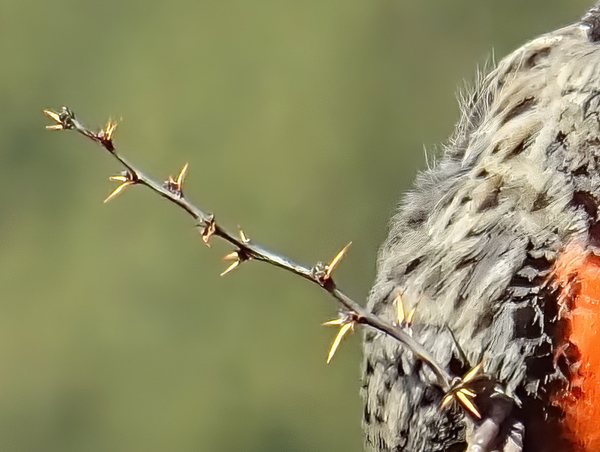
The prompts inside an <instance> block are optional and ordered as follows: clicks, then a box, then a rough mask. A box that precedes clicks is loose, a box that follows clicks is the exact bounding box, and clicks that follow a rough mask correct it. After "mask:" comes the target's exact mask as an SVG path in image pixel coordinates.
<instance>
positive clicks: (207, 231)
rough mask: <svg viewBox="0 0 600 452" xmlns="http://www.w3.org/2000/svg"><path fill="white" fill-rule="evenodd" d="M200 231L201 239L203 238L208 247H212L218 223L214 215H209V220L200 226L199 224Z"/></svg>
mask: <svg viewBox="0 0 600 452" xmlns="http://www.w3.org/2000/svg"><path fill="white" fill-rule="evenodd" d="M198 227H199V228H202V229H201V230H200V237H202V242H204V244H205V245H206V246H208V247H210V238H211V237H212V236H213V235H214V233H215V231H216V230H217V222H216V221H215V216H214V215H209V216H208V218H206V219H204V220H202V221H201V222H200V224H198Z"/></svg>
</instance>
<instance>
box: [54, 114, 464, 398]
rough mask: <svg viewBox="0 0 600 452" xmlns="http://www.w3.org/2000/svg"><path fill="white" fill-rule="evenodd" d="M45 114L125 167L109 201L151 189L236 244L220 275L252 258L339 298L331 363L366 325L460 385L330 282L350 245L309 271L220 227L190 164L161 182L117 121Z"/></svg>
mask: <svg viewBox="0 0 600 452" xmlns="http://www.w3.org/2000/svg"><path fill="white" fill-rule="evenodd" d="M44 112H45V113H46V115H48V116H49V117H50V118H52V119H53V120H54V121H55V124H52V125H49V126H47V128H48V129H51V130H75V131H77V132H79V133H80V134H82V135H84V136H86V137H87V138H89V139H91V140H93V141H95V142H97V143H99V144H100V145H101V146H102V147H103V148H104V149H105V150H106V151H107V152H108V153H109V154H110V155H111V156H112V157H113V158H115V159H116V160H118V161H119V163H121V165H122V166H123V167H124V169H125V170H124V171H123V172H122V173H121V174H119V175H117V176H113V177H111V178H110V179H111V180H113V181H116V182H120V184H119V185H118V186H117V188H116V189H114V190H113V192H112V193H111V194H110V195H109V196H108V197H107V198H106V200H105V202H106V201H109V200H111V199H112V198H114V197H115V196H117V195H118V194H120V193H122V192H123V191H124V190H125V189H126V188H128V187H130V186H133V185H144V186H146V187H148V188H150V189H151V190H152V191H154V192H156V193H158V194H159V195H160V196H162V197H163V198H166V199H168V200H169V201H171V202H172V203H174V204H176V205H178V206H179V207H181V208H182V209H183V210H185V211H186V212H187V213H188V214H189V215H191V216H192V217H193V218H194V220H195V221H196V225H197V226H198V227H199V228H200V233H201V237H202V241H203V242H204V243H205V244H207V245H209V241H210V239H211V237H213V236H216V237H220V238H221V239H223V240H225V241H227V242H229V243H230V244H231V245H233V247H234V248H235V250H234V251H233V252H232V253H230V254H228V255H227V256H225V258H226V259H228V260H233V263H232V264H231V265H230V266H229V267H228V268H227V269H226V270H225V271H224V272H223V273H222V275H225V274H226V273H228V272H230V271H232V270H233V269H235V268H236V267H238V266H239V265H240V264H242V263H244V262H246V261H249V260H251V259H254V260H258V261H263V262H267V263H269V264H271V265H274V266H276V267H280V268H283V269H285V270H287V271H290V272H292V273H294V274H296V275H299V276H301V277H303V278H305V279H308V280H309V281H311V282H313V283H315V284H317V285H319V286H320V287H321V288H323V289H324V290H325V291H327V292H328V293H329V294H330V295H332V296H333V297H334V298H335V299H336V300H338V301H339V302H340V303H341V304H342V305H343V306H344V308H345V310H346V311H345V312H343V313H342V314H341V317H340V318H339V319H336V320H333V321H330V322H327V324H330V325H339V326H340V331H339V333H338V335H337V336H336V339H335V340H334V343H333V345H332V347H331V350H330V352H329V356H328V359H327V361H328V362H329V361H330V360H331V358H332V357H333V354H334V353H335V350H336V349H337V347H338V345H339V343H340V341H341V339H342V338H343V337H344V335H345V334H346V333H347V332H348V331H350V330H351V329H352V327H353V326H354V325H356V324H363V325H368V326H370V327H371V328H374V329H376V330H378V331H380V332H383V333H385V334H386V335H388V336H390V337H392V338H394V339H396V340H397V341H399V342H400V343H402V344H404V345H405V346H406V347H407V348H408V349H410V351H411V352H412V353H413V354H414V355H415V356H416V357H417V358H418V359H420V360H421V361H423V362H424V363H426V364H427V365H428V366H429V367H430V368H431V370H432V371H433V372H434V374H435V375H436V379H437V383H438V385H439V386H440V387H441V388H442V389H443V390H444V391H445V392H448V391H450V390H451V388H452V387H454V386H455V385H456V379H453V378H452V377H451V376H450V375H449V374H448V372H447V371H446V370H445V369H444V368H442V367H441V366H440V365H439V364H438V363H437V362H436V361H435V359H434V358H433V357H432V356H431V354H430V353H429V352H428V351H427V350H426V349H425V348H424V347H423V346H422V345H421V344H420V343H418V342H417V341H416V340H415V339H413V338H412V337H411V336H410V335H409V334H408V333H407V332H406V331H405V330H404V329H403V328H402V326H401V325H398V326H396V325H391V324H388V323H386V322H384V321H382V320H381V319H380V318H379V317H377V316H375V315H373V314H371V313H370V312H368V311H367V310H366V309H364V308H363V307H362V306H361V305H360V304H358V303H357V302H355V301H354V300H352V299H351V298H349V297H348V296H347V295H345V294H344V293H343V292H342V291H341V290H340V289H338V288H337V287H336V285H335V283H334V281H333V278H332V272H333V270H334V269H335V267H336V266H337V265H338V264H339V262H340V260H341V259H342V257H343V256H344V254H345V252H346V250H347V249H348V246H349V245H350V244H348V245H346V247H344V249H342V250H341V251H340V252H339V253H338V254H337V255H336V256H335V257H334V258H333V259H332V261H331V262H330V263H329V264H324V263H322V262H319V263H318V264H317V265H315V266H314V267H306V266H304V265H301V264H297V263H296V262H294V261H292V260H290V259H288V258H287V257H285V256H282V255H279V254H276V253H274V252H272V251H269V250H267V249H265V248H263V247H262V246H260V245H258V244H255V243H253V242H252V241H251V240H250V239H249V238H248V237H247V236H246V234H245V233H244V232H243V231H240V233H239V235H238V236H236V235H234V234H230V233H229V232H227V231H226V230H225V229H223V228H222V227H221V226H220V225H219V224H217V222H216V220H215V217H214V215H212V214H208V213H206V212H204V211H203V210H201V209H200V208H198V207H197V206H195V205H194V204H192V203H191V202H190V201H189V200H188V199H187V198H186V197H185V195H184V193H183V183H184V179H185V175H186V173H187V169H188V165H187V164H186V165H185V166H184V167H183V169H182V170H181V171H180V173H179V175H178V176H177V177H176V178H175V179H173V178H172V177H169V179H168V180H167V181H166V182H165V183H163V184H160V183H158V182H156V181H155V180H154V179H152V178H150V177H148V176H146V175H145V174H144V173H143V172H142V171H140V170H139V169H137V168H136V167H134V166H133V165H132V164H130V163H129V162H128V161H127V160H126V159H125V158H123V157H122V156H121V155H120V154H119V153H118V152H117V150H116V149H115V147H114V145H113V140H112V138H113V134H114V131H115V129H116V126H117V125H116V123H115V122H112V121H109V122H108V123H107V125H106V127H105V128H104V129H102V130H100V131H99V132H97V133H96V132H92V131H91V130H89V129H87V128H86V127H85V126H83V124H81V123H80V122H79V121H78V120H77V118H76V117H75V114H74V113H73V112H72V111H71V110H69V109H68V108H67V107H63V108H62V111H61V112H60V113H56V112H53V111H50V110H45V111H44Z"/></svg>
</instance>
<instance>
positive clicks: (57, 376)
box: [0, 0, 591, 452]
mask: <svg viewBox="0 0 600 452" xmlns="http://www.w3.org/2000/svg"><path fill="white" fill-rule="evenodd" d="M590 3H591V0H577V1H574V0H571V1H569V2H565V1H564V0H529V1H527V2H522V1H516V0H505V1H503V2H498V1H491V0H414V1H408V0H368V1H367V0H318V1H316V0H305V1H277V0H254V1H248V0H171V1H168V2H167V1H123V0H119V1H117V0H111V1H81V0H79V1H75V0H54V1H52V2H49V1H42V0H3V2H2V3H1V4H0V55H1V57H2V61H1V66H0V67H1V69H0V107H1V110H0V116H1V120H0V188H1V194H2V195H1V198H0V206H1V209H0V211H1V214H0V449H1V450H3V451H11V452H29V451H45V452H53V451H57V452H59V451H60V452H75V451H77V452H81V451H86V452H87V451H111V452H117V451H123V452H125V451H127V452H130V451H144V452H154V451H156V452H159V451H160V452H163V451H182V452H187V451H209V452H211V451H215V452H216V451H218V452H234V451H235V452H242V451H243V452H253V451H256V452H258V451H260V452H276V451H277V452H281V451H286V452H294V451H302V452H305V451H327V452H335V451H360V450H361V449H362V437H361V432H360V418H361V402H360V400H359V396H358V390H359V386H360V380H359V375H360V372H359V362H360V359H361V358H360V347H359V335H357V334H355V335H354V336H352V337H351V338H350V339H349V340H346V341H345V342H344V344H342V347H341V349H340V350H339V351H338V354H337V356H336V357H335V359H334V360H333V363H332V364H331V365H330V366H326V365H325V357H326V355H327V348H328V346H329V344H330V341H331V339H332V338H333V336H334V334H335V331H334V330H332V329H327V328H324V327H322V326H320V323H321V322H322V321H325V320H327V319H329V318H332V317H333V316H335V315H336V310H337V306H336V305H335V304H334V301H333V300H332V299H329V298H328V297H327V296H326V294H324V293H321V292H320V291H319V290H318V288H316V287H312V286H311V285H310V284H308V283H306V282H304V281H302V280H300V279H299V278H296V277H293V276H291V275H288V274H286V273H284V272H282V271H279V270H277V269H273V268H268V267H266V266H265V265H262V264H258V263H252V264H246V265H243V266H242V267H241V268H240V269H238V270H236V271H235V272H233V273H232V274H231V275H228V276H227V277H225V278H219V277H218V274H219V272H220V271H221V270H222V269H223V268H224V265H225V264H223V263H222V262H221V261H220V256H222V255H223V254H225V253H226V252H227V251H228V249H227V247H226V246H224V245H218V244H217V242H216V241H214V242H213V243H214V245H213V248H211V249H207V248H205V247H204V246H203V245H202V244H201V242H200V240H199V238H198V235H197V232H196V231H195V230H194V228H193V227H192V223H191V221H190V220H189V219H188V218H187V217H186V216H185V215H184V214H183V213H182V212H179V211H177V209H175V208H174V207H173V206H171V205H168V204H167V203H166V202H164V201H163V200H161V199H159V198H158V197H156V196H154V195H152V194H151V193H150V192H149V191H145V190H144V189H143V188H138V187H134V188H132V189H129V190H128V191H127V192H126V193H125V194H124V195H122V196H120V197H119V198H118V199H116V200H114V201H111V202H110V203H109V204H107V205H103V204H102V202H101V201H102V199H103V198H104V197H105V196H106V195H107V194H108V193H109V192H110V191H111V190H112V188H114V185H113V184H111V183H110V182H109V181H108V180H107V177H108V176H109V175H112V174H114V173H115V171H117V170H120V169H119V168H117V167H116V165H115V163H114V162H113V161H111V160H110V159H109V158H107V157H106V156H105V155H102V153H101V151H100V149H99V148H97V147H96V146H95V145H93V144H92V143H91V142H88V141H86V140H84V139H83V138H82V137H80V136H76V135H75V134H72V133H67V132H61V133H57V132H47V131H45V130H44V125H45V124H48V123H50V121H49V120H48V119H47V118H45V117H44V116H43V114H42V109H43V108H54V109H57V108H60V106H61V105H63V104H64V105H68V106H69V107H71V108H72V109H73V110H74V111H75V112H76V113H77V114H78V115H79V117H80V118H81V119H82V120H83V121H84V122H85V123H86V124H88V125H90V126H92V125H97V126H98V127H100V126H101V125H102V124H103V123H104V121H105V120H106V119H107V118H108V117H109V116H112V117H113V118H116V119H121V120H122V122H121V125H120V127H119V129H118V130H117V132H116V137H115V142H116V145H117V146H119V147H120V149H121V150H122V152H123V153H124V154H125V155H127V156H129V157H130V158H131V160H133V161H134V162H136V163H138V164H139V165H140V167H142V168H145V169H146V170H148V172H150V173H151V174H154V175H156V176H157V177H160V178H162V177H167V175H168V174H169V173H172V174H173V173H176V172H177V171H178V170H179V168H180V167H181V166H182V165H183V163H185V162H189V163H190V171H189V176H188V181H187V193H188V195H189V196H190V197H191V198H192V199H194V200H196V201H197V202H198V204H200V205H201V206H202V207H203V208H205V209H206V210H209V211H213V212H215V213H216V214H217V217H218V219H219V220H220V221H221V222H222V224H224V225H228V226H230V227H231V228H236V227H237V225H238V224H239V225H242V226H243V227H244V230H245V231H246V232H247V233H248V234H249V236H250V237H251V238H252V239H254V240H256V241H258V242H261V243H263V244H265V245H268V246H270V247H271V248H274V249H276V250H278V251H281V252H284V253H286V254H288V255H289V256H291V257H292V258H295V259H297V260H299V261H301V262H304V263H308V264H312V263H315V262H316V261H317V260H329V259H330V258H331V257H332V256H333V255H334V254H335V253H336V252H337V251H338V250H339V249H340V248H341V247H342V246H343V245H344V244H346V243H347V242H348V241H350V240H353V241H354V245H353V247H352V248H351V250H350V252H349V253H348V255H347V257H346V259H345V261H344V262H343V263H342V265H341V266H340V270H339V271H338V273H337V281H338V283H339V284H340V285H341V286H343V287H344V288H345V289H346V291H347V292H348V293H349V294H350V295H352V296H353V297H355V298H356V299H364V298H365V297H366V295H367V293H368V290H369V286H370V284H371V282H372V280H373V278H374V272H375V269H374V268H375V257H376V250H377V247H378V245H379V243H380V242H381V241H382V240H383V238H384V235H385V232H386V223H387V221H388V217H389V215H390V213H391V211H392V210H393V208H394V205H395V204H396V201H397V199H398V197H399V194H400V193H401V191H402V190H404V189H406V188H407V187H408V186H409V184H410V181H411V180H412V178H413V177H414V174H415V171H416V170H417V168H423V167H424V166H425V159H424V152H423V145H425V146H426V147H428V148H429V149H430V150H432V152H430V156H431V155H433V154H435V152H434V150H433V149H434V145H435V144H436V143H439V142H441V141H443V140H444V139H445V138H446V137H447V135H448V134H449V133H450V131H451V129H452V125H453V123H454V122H455V120H456V119H457V118H458V109H457V106H456V102H455V100H454V96H455V92H456V87H457V86H458V85H460V84H461V83H462V80H463V79H466V80H470V79H472V75H473V74H474V73H475V69H476V65H477V64H478V63H479V64H480V65H481V64H482V63H484V62H485V60H486V58H487V57H489V56H490V55H491V53H490V52H491V49H492V48H495V49H496V57H497V58H499V57H501V56H502V55H504V54H506V53H507V52H508V51H510V50H512V49H513V48H514V47H516V46H517V45H519V44H521V43H523V42H524V41H526V40H528V39H529V38H531V37H533V36H535V35H536V34H539V33H541V32H544V31H546V30H550V29H553V28H556V27H557V26H560V25H562V24H566V23H568V22H570V21H573V20H575V19H576V18H577V17H579V16H580V15H581V14H582V12H583V10H584V9H585V8H586V7H587V6H589V4H590Z"/></svg>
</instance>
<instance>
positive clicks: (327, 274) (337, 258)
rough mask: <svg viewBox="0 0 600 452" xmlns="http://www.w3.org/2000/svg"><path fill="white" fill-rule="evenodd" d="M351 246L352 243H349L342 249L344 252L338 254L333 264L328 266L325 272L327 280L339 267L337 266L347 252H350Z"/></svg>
mask: <svg viewBox="0 0 600 452" xmlns="http://www.w3.org/2000/svg"><path fill="white" fill-rule="evenodd" d="M350 245H352V242H350V243H348V244H347V245H346V246H345V247H344V248H342V250H341V251H340V252H339V253H337V254H336V256H335V257H334V258H333V260H332V261H331V263H330V264H329V265H328V266H327V269H326V271H325V279H329V278H331V272H333V269H334V268H335V267H336V266H337V264H339V263H340V261H341V260H342V258H343V257H344V254H346V251H348V248H350Z"/></svg>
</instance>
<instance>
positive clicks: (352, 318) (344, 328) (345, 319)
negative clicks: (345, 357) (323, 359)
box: [323, 311, 358, 364]
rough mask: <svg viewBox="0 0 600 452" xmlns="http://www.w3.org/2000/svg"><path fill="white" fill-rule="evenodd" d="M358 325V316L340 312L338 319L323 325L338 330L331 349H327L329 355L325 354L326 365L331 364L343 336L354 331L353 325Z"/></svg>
mask: <svg viewBox="0 0 600 452" xmlns="http://www.w3.org/2000/svg"><path fill="white" fill-rule="evenodd" d="M357 323H358V315H357V314H356V312H354V311H348V312H341V313H340V317H339V318H337V319H333V320H329V321H327V322H325V323H323V325H327V326H339V327H340V329H339V331H338V333H337V334H336V336H335V338H334V339H333V342H332V343H331V348H330V349H329V353H328V354H327V364H329V363H330V362H331V360H332V359H333V357H334V355H335V352H336V351H337V349H338V347H339V346H340V344H341V343H342V339H344V336H346V334H348V333H349V332H350V331H352V330H354V325H356V324H357Z"/></svg>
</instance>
